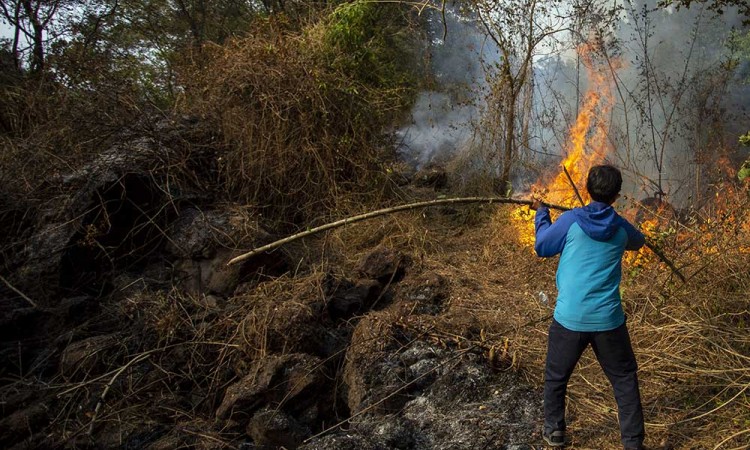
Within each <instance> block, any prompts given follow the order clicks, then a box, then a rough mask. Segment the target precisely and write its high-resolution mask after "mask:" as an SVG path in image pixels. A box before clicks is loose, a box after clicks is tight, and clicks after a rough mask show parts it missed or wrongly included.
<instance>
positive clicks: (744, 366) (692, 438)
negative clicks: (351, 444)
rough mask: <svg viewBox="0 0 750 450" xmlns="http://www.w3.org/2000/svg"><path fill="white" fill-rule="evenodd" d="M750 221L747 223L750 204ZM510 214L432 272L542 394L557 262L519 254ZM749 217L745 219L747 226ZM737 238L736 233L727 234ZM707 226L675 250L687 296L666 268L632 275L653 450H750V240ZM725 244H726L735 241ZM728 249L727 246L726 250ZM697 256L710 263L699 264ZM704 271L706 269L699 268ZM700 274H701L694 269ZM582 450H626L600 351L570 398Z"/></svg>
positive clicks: (587, 357) (631, 302) (460, 241)
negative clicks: (686, 276)
mask: <svg viewBox="0 0 750 450" xmlns="http://www.w3.org/2000/svg"><path fill="white" fill-rule="evenodd" d="M740 206H741V207H740V208H739V211H742V204H741V205H740ZM508 215H509V210H507V209H501V210H499V211H498V213H497V214H496V215H495V217H494V218H493V220H492V221H490V222H488V223H486V224H485V225H484V226H482V227H480V228H475V229H471V230H466V231H465V233H463V234H462V235H461V236H459V237H458V238H450V237H448V236H446V240H448V239H450V242H451V244H447V243H444V245H443V248H442V250H443V251H442V252H439V253H437V254H433V255H430V256H429V257H428V258H427V261H426V262H425V265H427V266H430V267H432V269H433V270H435V271H437V272H438V273H441V274H443V275H444V276H445V277H446V278H448V279H449V280H451V288H452V290H451V299H450V309H451V311H455V312H456V313H457V314H456V315H457V316H462V317H463V318H464V319H463V320H466V317H467V316H468V317H472V318H473V320H474V321H475V322H476V323H477V324H478V326H479V327H481V328H482V329H483V330H485V331H484V333H485V338H486V339H487V340H488V341H490V342H495V343H497V342H498V340H501V339H503V338H505V337H508V338H510V341H511V345H510V352H511V353H515V355H516V356H515V357H516V359H517V360H518V361H519V364H520V367H521V369H522V371H523V373H524V374H525V375H526V376H527V378H528V379H529V380H530V381H531V382H532V383H535V384H537V385H538V386H539V387H540V388H541V384H542V381H543V368H544V358H545V354H546V334H547V327H548V326H549V320H550V315H551V313H552V309H551V308H550V307H549V306H547V305H544V304H542V303H540V301H539V299H538V298H539V293H540V292H544V293H546V294H547V295H548V296H549V297H550V302H552V301H553V300H554V295H555V288H554V283H555V282H554V273H555V269H556V261H555V260H540V259H538V258H536V256H535V255H533V251H532V250H531V249H529V248H520V247H519V246H518V245H517V244H516V242H515V229H514V228H513V226H512V225H511V224H510V221H509V220H508ZM745 219H746V217H736V218H735V220H736V221H737V223H738V224H741V223H744V222H743V221H744V220H745ZM725 231H726V230H725ZM688 232H692V233H694V234H693V238H698V236H699V235H701V236H705V235H706V232H705V230H703V231H701V230H699V225H697V224H695V225H694V228H693V227H690V226H688V227H686V228H685V229H684V230H682V232H681V233H683V235H682V236H683V237H682V238H681V239H683V244H682V245H684V246H689V247H690V248H691V249H692V250H691V251H692V252H694V253H693V254H690V255H688V254H686V253H680V252H679V251H678V250H680V248H679V247H666V248H668V249H669V250H668V252H669V254H670V255H671V256H672V257H674V258H675V259H676V261H677V263H678V265H680V266H685V265H686V264H690V266H689V267H695V268H694V269H693V270H692V272H690V271H689V268H688V267H683V270H686V271H688V273H690V274H691V279H690V280H689V282H688V283H687V284H684V285H683V284H681V283H679V281H677V282H675V279H674V278H673V277H671V276H670V273H669V271H668V269H667V268H666V267H663V266H660V265H659V264H658V262H656V261H654V259H655V258H647V259H648V261H647V262H645V263H644V262H643V261H641V263H644V264H645V265H641V266H639V267H638V270H631V269H632V267H626V268H625V272H626V273H625V277H624V282H623V294H624V301H625V309H626V314H627V315H628V318H629V319H628V320H629V321H628V324H629V328H630V331H631V336H632V339H633V345H634V348H635V351H636V356H637V359H638V361H639V366H640V372H639V374H640V380H641V389H642V396H643V401H644V408H645V413H646V421H647V433H648V438H647V444H650V445H651V446H654V447H657V448H674V449H689V448H701V449H703V448H708V449H714V448H716V449H719V448H724V449H733V448H747V445H746V444H745V443H746V442H747V439H748V435H749V434H750V412H749V411H750V337H748V336H749V335H748V333H747V325H748V323H749V322H750V312H749V311H750V300H748V297H747V292H748V288H750V286H748V285H749V284H750V281H749V280H750V276H748V275H749V274H748V270H750V269H748V267H750V258H749V255H748V254H747V252H746V251H745V250H744V248H743V246H746V245H747V244H748V243H750V236H749V235H748V234H747V233H745V232H740V233H736V234H735V233H732V234H731V235H732V236H733V237H732V238H731V239H727V238H726V236H724V235H723V234H712V235H711V236H712V238H711V242H703V243H701V244H699V245H698V246H695V245H694V243H693V242H689V241H690V239H687V238H685V237H684V233H688ZM721 236H724V237H723V238H722V237H721ZM722 239H723V242H721V241H722ZM695 252H703V253H699V254H695ZM698 261H701V262H702V264H701V265H700V266H697V262H698ZM692 264H696V265H695V266H693V265H692ZM568 414H569V415H568V417H569V423H570V431H571V434H572V435H573V439H574V441H573V447H572V448H596V449H606V448H616V447H617V446H618V445H619V444H618V443H619V429H618V426H617V416H616V405H615V403H614V399H613V397H612V394H611V388H610V386H609V383H608V381H607V380H606V378H605V377H604V376H603V374H602V373H601V369H600V368H599V366H598V363H597V362H596V359H595V357H594V355H593V352H591V351H590V350H588V351H587V352H586V353H585V354H584V356H583V358H582V360H581V362H580V363H579V367H578V368H577V369H576V373H575V374H574V376H573V378H572V379H571V383H570V387H569V412H568Z"/></svg>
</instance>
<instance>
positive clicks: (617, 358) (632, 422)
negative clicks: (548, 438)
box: [544, 320, 644, 448]
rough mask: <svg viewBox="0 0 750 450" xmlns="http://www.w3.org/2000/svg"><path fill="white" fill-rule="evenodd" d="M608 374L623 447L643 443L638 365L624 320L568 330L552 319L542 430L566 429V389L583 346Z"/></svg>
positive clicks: (545, 374) (545, 376)
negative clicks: (612, 326) (590, 329)
mask: <svg viewBox="0 0 750 450" xmlns="http://www.w3.org/2000/svg"><path fill="white" fill-rule="evenodd" d="M589 344H591V348H593V350H594V354H596V359H597V360H598V361H599V364H600V365H601V366H602V369H603V370H604V373H605V374H606V375H607V378H609V382H610V383H611V384H612V388H613V390H614V393H615V400H617V409H618V413H619V417H620V434H621V436H622V443H623V445H624V446H625V447H633V448H640V446H641V445H642V444H643V436H644V427H643V409H642V408H641V394H640V391H639V390H638V375H637V371H638V365H637V364H636V362H635V355H634V354H633V347H632V346H631V344H630V335H629V334H628V329H627V327H626V326H625V324H622V325H621V326H620V327H618V328H615V329H614V330H610V331H600V332H591V333H587V332H578V331H571V330H568V329H567V328H565V327H563V326H562V325H560V324H559V323H558V322H557V321H556V320H552V325H550V327H549V340H548V342H547V366H546V368H545V371H544V431H545V432H546V433H551V432H552V431H555V430H562V431H565V392H566V391H567V389H568V380H569V379H570V375H571V374H572V373H573V369H574V368H575V366H576V363H577V362H578V359H579V358H580V357H581V354H582V353H583V351H584V350H585V349H586V347H587V346H588V345H589Z"/></svg>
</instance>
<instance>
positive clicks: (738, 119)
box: [397, 0, 750, 201]
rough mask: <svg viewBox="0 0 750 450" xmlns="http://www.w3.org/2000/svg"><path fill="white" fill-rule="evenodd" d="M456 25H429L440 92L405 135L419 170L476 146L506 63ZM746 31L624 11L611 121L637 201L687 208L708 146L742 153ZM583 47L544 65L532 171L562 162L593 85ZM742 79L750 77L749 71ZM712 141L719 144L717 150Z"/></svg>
mask: <svg viewBox="0 0 750 450" xmlns="http://www.w3.org/2000/svg"><path fill="white" fill-rule="evenodd" d="M644 1H645V2H646V3H644ZM605 3H608V4H609V5H610V6H611V5H612V4H614V3H612V2H610V0H605V1H604V2H603V3H602V4H605ZM446 19H447V20H446V26H447V29H448V33H447V37H446V39H445V40H443V39H442V35H443V24H442V22H441V20H440V17H439V15H435V16H434V17H431V18H430V20H429V21H428V22H429V24H430V29H429V30H428V33H427V34H428V36H427V39H428V41H429V42H428V49H429V54H430V64H429V65H430V69H431V72H432V75H433V78H434V81H435V86H436V87H435V89H434V90H432V91H425V92H422V93H420V95H419V96H418V98H417V101H416V102H415V105H414V108H413V110H412V114H411V119H412V120H411V123H410V124H408V125H407V126H405V127H403V128H401V129H400V130H398V132H397V135H398V136H399V137H400V138H401V142H402V145H401V146H400V148H399V150H400V152H401V154H402V155H403V157H404V158H405V159H406V160H407V161H410V162H411V163H413V164H414V165H415V166H418V167H419V166H423V165H425V164H428V163H430V162H432V161H436V160H443V159H447V158H450V157H452V156H455V155H456V154H458V153H459V152H461V151H463V149H465V148H467V147H468V146H469V145H470V142H471V140H472V137H473V136H474V133H473V127H474V126H475V124H476V123H478V122H479V119H480V117H479V116H480V114H481V111H482V109H483V108H484V107H485V106H486V105H485V102H484V98H485V97H486V95H487V92H488V85H487V79H488V77H487V75H488V72H487V70H488V68H489V67H492V64H493V62H495V61H497V58H498V57H499V52H498V51H497V49H496V48H495V47H494V45H492V44H491V41H490V40H489V39H488V38H487V36H486V33H485V30H484V29H483V28H482V27H480V26H478V25H477V23H476V22H475V21H472V20H470V19H466V18H463V17H461V16H460V15H459V14H456V13H452V12H449V13H448V14H447V15H446ZM741 22H742V18H741V17H738V16H737V14H736V11H733V10H730V9H726V10H725V11H724V14H723V15H721V16H718V17H717V16H715V15H714V14H713V13H712V12H710V11H707V10H705V7H704V6H703V5H700V4H697V5H695V6H694V7H692V8H681V9H679V10H673V9H660V8H657V7H656V0H637V1H636V0H634V1H631V2H630V3H626V4H625V6H624V10H623V12H622V13H621V14H620V16H619V20H618V21H617V24H616V29H615V30H614V31H613V37H614V38H615V39H614V40H613V41H614V42H615V43H614V44H613V45H611V46H610V49H609V50H610V51H611V52H612V54H611V56H612V57H619V58H620V60H622V61H623V62H624V66H623V67H622V68H620V69H619V70H618V71H617V75H616V76H617V78H616V81H617V84H618V87H619V91H615V92H617V95H616V102H615V105H614V107H613V109H612V111H613V112H612V114H611V117H610V118H609V119H610V120H611V124H610V140H611V146H612V148H614V149H615V152H614V154H613V155H612V156H611V157H610V160H611V161H612V162H613V163H615V164H617V165H619V166H620V167H622V168H623V169H624V170H625V175H626V178H628V179H629V180H630V181H631V182H630V184H629V186H630V189H631V194H632V195H634V196H636V197H643V196H648V195H653V194H654V193H656V192H657V191H658V190H659V189H661V190H662V191H663V192H664V193H666V194H668V195H669V196H670V197H672V198H673V201H685V200H687V199H688V198H689V197H691V196H692V195H693V193H694V192H695V191H696V189H699V186H697V184H699V182H698V183H696V182H695V181H694V180H696V179H697V178H698V177H696V173H697V171H698V170H699V167H698V162H697V160H698V159H699V158H701V157H702V156H703V154H704V153H705V151H706V150H705V147H707V146H716V145H725V146H731V145H736V136H738V135H739V134H742V133H744V132H746V131H747V129H746V128H747V123H750V122H749V121H748V112H747V109H746V108H747V106H746V105H747V104H748V100H750V98H749V97H750V96H749V95H748V94H750V88H748V86H747V85H746V84H744V83H741V82H739V81H740V78H743V77H741V76H737V75H732V74H731V73H729V72H727V71H726V70H725V68H724V65H725V64H726V61H727V58H728V55H727V50H726V42H727V38H728V36H729V33H730V31H731V30H732V29H741V27H742V25H741ZM572 47H573V45H572V43H571V42H568V43H563V45H561V46H559V47H558V49H552V50H551V51H547V50H549V49H545V52H546V54H545V55H543V56H542V55H540V56H537V57H536V58H535V65H534V101H533V108H532V122H531V123H532V129H531V134H532V139H531V140H530V145H531V148H528V149H523V151H525V152H527V153H528V155H527V156H528V158H527V161H531V162H534V161H536V164H537V165H539V166H543V165H545V164H546V165H554V166H556V165H557V164H559V161H560V155H561V154H562V153H563V152H564V151H565V148H566V145H567V138H568V136H567V134H568V130H569V129H570V126H571V125H572V124H573V123H574V122H575V115H576V112H577V110H578V106H579V102H580V101H581V99H582V98H583V95H584V94H585V92H586V89H587V88H588V87H589V80H587V79H586V74H585V70H584V68H583V67H582V66H580V65H578V62H577V61H576V58H575V53H574V52H571V51H570V50H569V49H570V48H572ZM646 57H647V58H648V62H649V66H648V73H646V72H645V67H646V66H645V60H646ZM743 67H744V69H743ZM740 69H742V70H744V72H743V73H745V74H746V72H747V65H745V66H741V67H740ZM737 72H738V73H739V72H740V71H737ZM722 77H724V78H722ZM744 77H746V75H744ZM647 79H648V80H649V81H650V85H649V86H648V87H647V84H646V80H647ZM711 120H718V121H720V122H721V123H719V124H716V123H711V122H710V121H711ZM717 125H718V126H719V128H722V127H723V133H724V134H723V136H722V137H719V138H717V137H715V134H716V129H715V128H711V127H716V126H717ZM743 127H745V129H743ZM712 133H713V134H712ZM707 135H714V138H712V140H710V141H709V140H707V138H706V136H707ZM662 153H663V157H662ZM699 153H700V154H699ZM660 166H661V167H660ZM659 168H661V171H660V170H659ZM660 172H661V173H660ZM688 180H693V181H688ZM691 183H692V184H691ZM518 187H521V188H522V186H518Z"/></svg>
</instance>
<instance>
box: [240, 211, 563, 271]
mask: <svg viewBox="0 0 750 450" xmlns="http://www.w3.org/2000/svg"><path fill="white" fill-rule="evenodd" d="M460 203H487V204H492V203H511V204H514V205H531V204H532V201H531V200H519V199H515V198H506V197H462V198H444V199H439V200H430V201H427V202H419V203H409V204H407V205H400V206H394V207H391V208H384V209H379V210H377V211H372V212H368V213H365V214H360V215H358V216H352V217H347V218H346V219H341V220H338V221H336V222H331V223H328V224H325V225H321V226H319V227H315V228H311V229H309V230H306V231H303V232H301V233H297V234H293V235H291V236H289V237H285V238H284V239H280V240H278V241H275V242H271V243H270V244H267V245H264V246H262V247H258V248H256V249H253V250H251V251H249V252H247V253H244V254H242V255H239V256H237V257H235V258H233V259H231V260H230V261H229V262H228V263H227V265H232V264H236V263H238V262H240V261H244V260H246V259H248V258H252V257H253V256H255V255H257V254H259V253H263V252H267V251H268V250H273V249H275V248H277V247H281V246H282V245H284V244H288V243H290V242H294V241H296V240H298V239H302V238H304V237H307V236H310V235H312V234H315V233H320V232H321V231H326V230H330V229H332V228H338V227H341V226H344V225H348V224H350V223H355V222H361V221H363V220H367V219H372V218H373V217H378V216H383V215H385V214H391V213H395V212H399V211H406V210H409V209H417V208H424V207H428V206H437V205H449V204H460ZM547 206H549V207H551V208H556V209H560V210H567V209H569V208H565V207H562V206H554V205H547Z"/></svg>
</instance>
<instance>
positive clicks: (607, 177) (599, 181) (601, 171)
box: [586, 165, 622, 204]
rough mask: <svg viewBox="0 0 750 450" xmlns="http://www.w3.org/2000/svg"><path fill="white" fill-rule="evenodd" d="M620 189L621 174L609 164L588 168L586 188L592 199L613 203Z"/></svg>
mask: <svg viewBox="0 0 750 450" xmlns="http://www.w3.org/2000/svg"><path fill="white" fill-rule="evenodd" d="M620 189H622V174H620V171H619V170H617V168H616V167H613V166H610V165H602V166H594V167H592V168H591V169H590V170H589V176H588V179H587V180H586V190H587V191H588V193H589V195H590V196H591V198H592V199H593V200H594V201H597V202H602V203H609V204H611V203H614V201H615V199H617V194H619V193H620Z"/></svg>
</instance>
